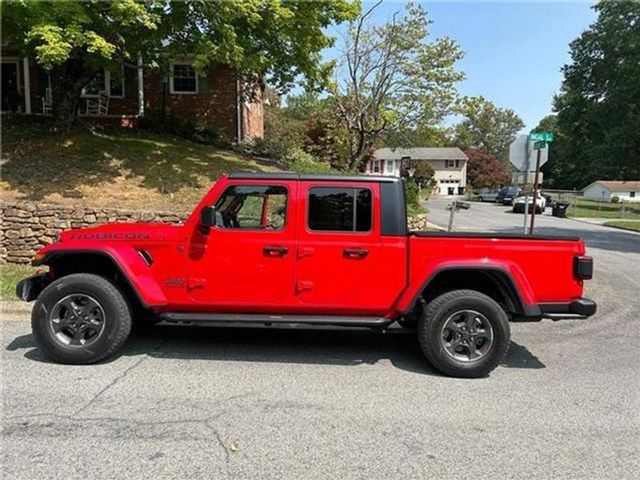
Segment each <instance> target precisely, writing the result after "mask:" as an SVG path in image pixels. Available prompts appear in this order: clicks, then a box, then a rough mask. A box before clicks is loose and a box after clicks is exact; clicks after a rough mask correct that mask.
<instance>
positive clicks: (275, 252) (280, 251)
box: [262, 245, 289, 257]
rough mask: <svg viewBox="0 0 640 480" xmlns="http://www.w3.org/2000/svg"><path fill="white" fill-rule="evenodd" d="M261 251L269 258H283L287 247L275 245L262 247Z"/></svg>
mask: <svg viewBox="0 0 640 480" xmlns="http://www.w3.org/2000/svg"><path fill="white" fill-rule="evenodd" d="M262 251H263V252H264V253H265V254H266V255H269V256H271V257H283V256H285V255H286V254H287V252H288V251H289V249H288V248H287V247H280V246H277V245H276V246H267V247H264V248H263V249H262Z"/></svg>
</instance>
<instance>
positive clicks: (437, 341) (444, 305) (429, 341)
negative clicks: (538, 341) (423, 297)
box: [418, 290, 511, 378]
mask: <svg viewBox="0 0 640 480" xmlns="http://www.w3.org/2000/svg"><path fill="white" fill-rule="evenodd" d="M418 340H419V342H420V347H421V348H422V351H423V353H424V355H425V356H426V357H427V360H429V363H431V365H433V367H435V368H436V369H437V370H439V371H440V372H442V373H444V374H446V375H450V376H452V377H463V378H477V377H483V376H485V375H487V374H488V373H489V372H491V371H492V370H493V369H494V368H496V366H497V365H498V364H499V363H500V362H501V361H502V359H503V358H504V357H505V355H506V354H507V351H508V350H509V343H510V341H511V332H510V329H509V321H508V318H507V315H506V314H505V312H504V310H502V308H501V307H500V305H498V304H497V303H496V302H495V301H494V300H493V299H492V298H490V297H488V296H487V295H485V294H483V293H480V292H477V291H475V290H454V291H451V292H447V293H445V294H443V295H440V296H439V297H437V298H435V299H434V300H432V301H431V302H430V303H429V304H428V305H427V307H426V308H425V310H424V312H423V315H422V318H421V319H420V323H419V325H418Z"/></svg>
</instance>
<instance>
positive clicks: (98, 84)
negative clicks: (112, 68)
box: [82, 70, 107, 97]
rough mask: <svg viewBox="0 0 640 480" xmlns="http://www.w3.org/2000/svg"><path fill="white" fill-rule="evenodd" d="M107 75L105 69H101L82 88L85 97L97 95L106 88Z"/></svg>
mask: <svg viewBox="0 0 640 480" xmlns="http://www.w3.org/2000/svg"><path fill="white" fill-rule="evenodd" d="M106 84H107V75H106V73H105V71H104V70H101V71H99V72H98V73H96V75H95V76H94V77H93V78H92V79H91V81H89V83H87V84H86V85H85V86H84V88H83V89H82V96H83V97H97V96H98V94H99V93H100V92H102V91H104V90H105V89H106Z"/></svg>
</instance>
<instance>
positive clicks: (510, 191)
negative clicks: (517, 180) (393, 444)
mask: <svg viewBox="0 0 640 480" xmlns="http://www.w3.org/2000/svg"><path fill="white" fill-rule="evenodd" d="M521 193H522V190H521V189H520V188H518V187H505V188H504V189H503V190H501V191H500V195H498V199H497V201H498V202H501V203H502V204H503V205H512V204H513V199H514V198H516V197H517V196H519V195H520V194H521Z"/></svg>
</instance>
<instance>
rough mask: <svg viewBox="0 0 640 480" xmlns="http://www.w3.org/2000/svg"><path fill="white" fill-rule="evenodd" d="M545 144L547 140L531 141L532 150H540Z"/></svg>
mask: <svg viewBox="0 0 640 480" xmlns="http://www.w3.org/2000/svg"><path fill="white" fill-rule="evenodd" d="M546 146H547V142H543V141H538V142H534V143H533V149H534V150H542V149H543V148H544V147H546Z"/></svg>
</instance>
